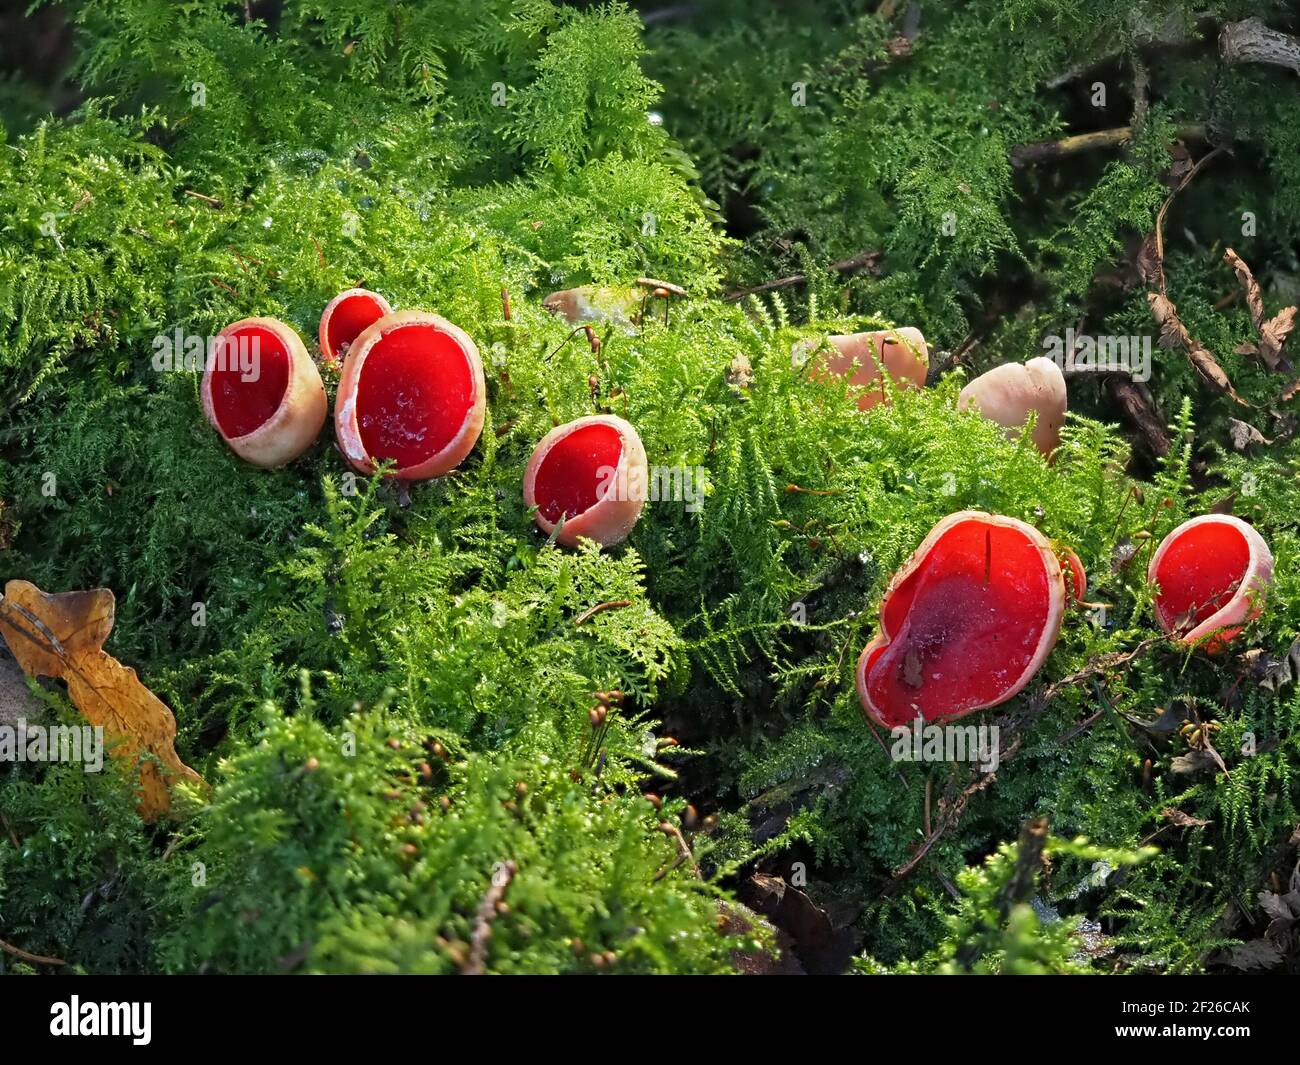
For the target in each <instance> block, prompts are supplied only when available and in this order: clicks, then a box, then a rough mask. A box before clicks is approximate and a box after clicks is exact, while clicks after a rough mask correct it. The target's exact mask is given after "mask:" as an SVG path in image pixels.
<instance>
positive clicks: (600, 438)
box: [524, 414, 649, 547]
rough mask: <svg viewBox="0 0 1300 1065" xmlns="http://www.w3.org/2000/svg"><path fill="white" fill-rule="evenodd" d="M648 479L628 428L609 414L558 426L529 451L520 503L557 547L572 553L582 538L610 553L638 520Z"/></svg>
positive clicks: (634, 435)
mask: <svg viewBox="0 0 1300 1065" xmlns="http://www.w3.org/2000/svg"><path fill="white" fill-rule="evenodd" d="M648 475H649V468H648V466H647V463H646V454H645V448H644V447H643V446H642V445H641V438H640V437H639V436H638V435H637V431H636V430H635V429H634V428H632V426H631V425H629V424H628V423H627V422H625V421H624V420H623V419H622V418H619V417H617V416H616V415H613V414H596V415H592V416H589V417H586V418H578V419H577V420H576V421H572V422H568V423H567V424H565V425H560V426H556V427H555V428H554V429H552V430H551V431H550V432H549V433H547V434H546V435H545V436H544V437H542V440H541V442H540V443H539V444H538V445H537V447H536V448H535V449H534V450H533V455H532V458H531V459H529V461H528V467H527V469H526V470H525V471H524V503H526V504H527V505H528V506H529V507H536V508H537V509H536V511H535V512H534V520H535V521H536V522H537V525H538V527H539V528H540V529H541V530H542V532H544V533H546V535H547V536H550V535H551V534H552V533H554V534H555V540H556V543H560V544H564V545H565V546H566V547H574V546H576V545H577V542H578V539H579V538H580V537H584V538H586V539H588V540H594V541H596V543H598V544H600V545H601V546H602V547H609V546H611V545H613V544H616V543H618V542H619V541H621V540H623V539H624V538H625V537H626V536H627V534H628V533H630V532H631V531H632V527H633V526H634V525H635V524H636V523H637V519H639V518H640V517H641V508H642V507H643V506H644V505H645V499H646V490H647V487H648ZM561 519H563V521H562V522H561ZM557 526H558V527H559V531H558V532H556V528H557Z"/></svg>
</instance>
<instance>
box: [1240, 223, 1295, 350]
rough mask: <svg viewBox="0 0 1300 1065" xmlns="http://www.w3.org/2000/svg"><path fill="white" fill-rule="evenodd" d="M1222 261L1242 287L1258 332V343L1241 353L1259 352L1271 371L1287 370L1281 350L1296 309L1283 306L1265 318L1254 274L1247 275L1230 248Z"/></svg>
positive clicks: (1248, 271) (1246, 269) (1245, 267)
mask: <svg viewBox="0 0 1300 1065" xmlns="http://www.w3.org/2000/svg"><path fill="white" fill-rule="evenodd" d="M1223 258H1224V260H1225V261H1226V262H1227V264H1228V265H1229V266H1231V267H1232V269H1233V270H1234V271H1235V273H1236V275H1237V280H1238V281H1240V282H1241V286H1242V288H1244V289H1245V290H1246V306H1247V307H1248V308H1250V320H1251V321H1252V322H1253V323H1254V325H1255V329H1256V331H1257V332H1258V333H1259V344H1258V345H1248V346H1247V347H1248V350H1247V351H1244V352H1242V353H1241V354H1255V353H1256V352H1258V354H1259V357H1260V358H1261V359H1262V360H1263V362H1264V365H1265V366H1267V367H1268V368H1269V369H1270V370H1273V371H1274V372H1277V371H1278V370H1287V369H1289V367H1288V366H1287V364H1286V360H1285V358H1284V357H1283V355H1282V347H1283V345H1285V344H1286V341H1287V337H1289V336H1290V335H1291V331H1292V330H1293V329H1294V328H1295V324H1296V309H1295V308H1294V307H1286V308H1283V309H1282V310H1281V311H1279V312H1278V313H1277V314H1276V315H1274V316H1273V317H1272V318H1265V317H1264V297H1263V295H1262V294H1261V293H1260V290H1259V282H1258V281H1256V280H1255V275H1254V274H1252V273H1251V272H1250V267H1249V266H1247V265H1246V264H1245V262H1243V261H1242V258H1241V256H1240V255H1238V254H1237V253H1236V252H1235V251H1233V250H1232V249H1231V248H1229V249H1227V251H1225V252H1224V253H1223Z"/></svg>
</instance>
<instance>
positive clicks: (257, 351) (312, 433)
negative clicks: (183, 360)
mask: <svg viewBox="0 0 1300 1065" xmlns="http://www.w3.org/2000/svg"><path fill="white" fill-rule="evenodd" d="M199 393H200V396H201V397H202V400H203V413H204V414H206V415H207V418H208V421H209V422H210V423H211V425H212V427H213V428H214V429H216V431H217V432H218V433H219V434H220V436H221V438H222V439H223V440H224V441H225V442H226V443H227V444H228V445H229V447H230V450H231V451H233V452H234V453H235V454H236V455H238V456H239V457H240V458H241V459H243V460H244V461H245V462H251V463H252V464H253V465H254V466H264V467H268V468H271V467H275V466H284V465H286V464H287V463H290V462H292V461H293V460H294V459H296V458H297V457H298V456H299V455H301V454H302V453H303V452H304V451H306V450H307V449H308V448H309V447H311V445H312V442H313V441H314V440H315V439H316V437H317V436H319V435H320V431H321V426H323V425H324V424H325V416H326V414H328V404H327V402H326V399H325V386H324V385H323V384H322V383H321V379H320V372H319V371H318V370H317V369H316V364H315V363H314V362H313V361H312V359H311V356H310V355H308V354H307V348H306V347H305V346H304V345H303V342H302V338H301V337H300V336H298V334H297V333H296V332H295V331H294V329H293V327H292V326H289V325H286V324H285V323H284V322H281V321H279V320H278V319H275V318H244V319H241V320H240V321H238V322H235V323H233V324H231V325H228V326H226V328H225V329H223V330H222V331H221V332H220V333H218V334H217V338H216V341H215V343H214V344H213V349H212V353H211V356H210V357H209V359H208V360H207V366H206V367H205V368H204V371H203V382H202V384H201V385H200V388H199Z"/></svg>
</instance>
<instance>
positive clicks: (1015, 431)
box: [957, 356, 1066, 455]
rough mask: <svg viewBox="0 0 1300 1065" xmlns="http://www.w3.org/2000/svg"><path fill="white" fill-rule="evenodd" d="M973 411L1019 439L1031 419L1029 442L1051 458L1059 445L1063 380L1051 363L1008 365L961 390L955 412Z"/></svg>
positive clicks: (1063, 417) (1031, 361) (1037, 360)
mask: <svg viewBox="0 0 1300 1065" xmlns="http://www.w3.org/2000/svg"><path fill="white" fill-rule="evenodd" d="M968 408H973V409H975V410H977V411H979V412H980V413H981V414H982V415H984V417H986V418H988V419H989V420H990V421H993V422H996V423H997V424H998V425H1000V426H1002V427H1003V428H1004V429H1006V430H1007V435H1008V436H1010V437H1012V438H1014V437H1016V436H1019V434H1020V431H1021V430H1022V429H1024V427H1025V421H1026V420H1027V419H1028V418H1029V412H1030V411H1033V412H1034V413H1035V414H1036V417H1035V419H1034V431H1033V441H1034V444H1035V445H1036V446H1037V447H1038V450H1039V451H1041V452H1042V453H1043V454H1044V455H1051V453H1052V452H1053V451H1055V450H1056V446H1057V445H1058V444H1059V443H1060V442H1061V426H1062V425H1064V424H1065V409H1066V391H1065V376H1064V375H1063V374H1062V373H1061V368H1060V367H1059V366H1057V365H1056V363H1054V362H1053V361H1052V360H1051V359H1047V358H1043V357H1042V356H1039V357H1038V358H1036V359H1030V360H1029V361H1028V362H1026V363H1024V364H1023V365H1022V364H1021V363H1018V362H1008V363H1004V364H1003V365H1001V366H995V367H994V368H993V369H992V370H990V371H989V372H988V373H985V374H980V376H979V377H977V378H975V380H974V381H971V382H970V383H969V384H968V385H967V386H966V387H965V388H963V389H962V390H961V395H960V396H959V397H958V398H957V409H958V410H967V409H968Z"/></svg>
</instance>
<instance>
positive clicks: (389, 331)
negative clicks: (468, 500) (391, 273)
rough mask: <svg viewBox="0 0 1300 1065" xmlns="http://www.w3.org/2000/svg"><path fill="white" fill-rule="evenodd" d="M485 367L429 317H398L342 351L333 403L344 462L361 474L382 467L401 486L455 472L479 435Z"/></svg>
mask: <svg viewBox="0 0 1300 1065" xmlns="http://www.w3.org/2000/svg"><path fill="white" fill-rule="evenodd" d="M485 408H486V388H485V385H484V381H483V363H482V361H481V360H480V358H479V354H478V348H477V347H476V346H475V345H474V341H472V340H471V339H470V338H469V336H468V335H467V334H466V333H465V332H464V330H462V329H460V328H459V327H457V326H454V325H452V324H451V322H449V321H447V320H446V319H445V318H441V317H439V316H438V315H436V314H430V313H428V312H427V311H397V312H395V313H393V314H388V315H385V316H384V317H383V318H380V319H379V320H378V321H377V322H374V323H373V324H372V325H370V326H367V327H366V328H365V329H364V330H362V332H361V335H360V336H358V337H357V338H356V340H355V341H353V343H352V345H351V347H349V348H348V353H347V357H346V358H345V359H344V360H343V372H342V375H341V376H340V378H339V392H338V399H337V400H336V402H335V404H334V428H335V432H336V434H337V436H338V442H339V449H340V450H341V451H342V452H343V457H344V458H346V459H347V460H348V462H349V463H351V464H352V466H354V467H355V468H356V469H358V470H360V471H361V472H362V473H371V472H373V471H374V468H375V465H376V464H377V463H378V462H381V461H388V460H391V461H392V462H395V463H396V469H393V470H390V471H389V473H388V476H390V477H395V478H398V479H401V480H406V481H422V480H427V479H429V478H430V477H441V476H442V475H443V474H445V473H447V472H449V471H450V470H453V469H455V468H456V467H457V466H458V465H460V463H461V462H462V461H463V460H464V458H465V456H466V455H468V454H469V453H470V452H471V451H472V450H473V449H474V445H475V444H476V443H477V442H478V438H479V434H480V433H481V432H482V431H483V415H484V411H485Z"/></svg>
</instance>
